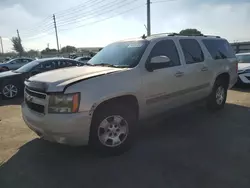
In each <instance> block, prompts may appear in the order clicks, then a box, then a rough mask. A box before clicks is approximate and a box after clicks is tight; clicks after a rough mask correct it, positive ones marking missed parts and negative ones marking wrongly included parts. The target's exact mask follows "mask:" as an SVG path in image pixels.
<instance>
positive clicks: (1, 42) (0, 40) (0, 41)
mask: <svg viewBox="0 0 250 188" xmlns="http://www.w3.org/2000/svg"><path fill="white" fill-rule="evenodd" d="M0 44H1V49H2V53H4V51H3V40H2V37H1V36H0Z"/></svg>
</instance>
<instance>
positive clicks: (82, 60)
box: [75, 56, 91, 64]
mask: <svg viewBox="0 0 250 188" xmlns="http://www.w3.org/2000/svg"><path fill="white" fill-rule="evenodd" d="M90 59H91V57H90V56H84V57H77V58H75V60H76V61H79V62H81V63H83V64H85V63H87V62H88V61H89V60H90Z"/></svg>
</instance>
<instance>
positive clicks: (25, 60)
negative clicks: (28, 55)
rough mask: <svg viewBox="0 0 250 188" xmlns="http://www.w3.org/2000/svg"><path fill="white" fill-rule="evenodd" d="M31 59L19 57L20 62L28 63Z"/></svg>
mask: <svg viewBox="0 0 250 188" xmlns="http://www.w3.org/2000/svg"><path fill="white" fill-rule="evenodd" d="M31 61H32V60H31V59H21V62H22V63H29V62H31Z"/></svg>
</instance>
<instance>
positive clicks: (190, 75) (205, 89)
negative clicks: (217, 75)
mask: <svg viewBox="0 0 250 188" xmlns="http://www.w3.org/2000/svg"><path fill="white" fill-rule="evenodd" d="M179 44H180V48H181V50H182V53H183V57H184V62H185V71H186V75H185V79H186V80H185V81H186V84H187V86H188V88H187V89H186V90H184V91H183V93H185V101H186V102H187V103H188V102H193V101H196V100H199V99H201V98H204V97H206V96H207V95H208V94H209V92H210V87H209V86H210V82H211V79H212V70H211V69H210V68H209V65H208V62H207V61H205V55H204V53H203V51H202V48H201V46H200V43H199V42H198V41H197V40H196V39H194V38H188V39H182V38H181V39H179Z"/></svg>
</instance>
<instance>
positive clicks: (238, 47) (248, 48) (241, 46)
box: [231, 41, 250, 53]
mask: <svg viewBox="0 0 250 188" xmlns="http://www.w3.org/2000/svg"><path fill="white" fill-rule="evenodd" d="M231 46H232V47H233V49H234V51H235V53H244V52H250V41H248V42H234V43H231Z"/></svg>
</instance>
